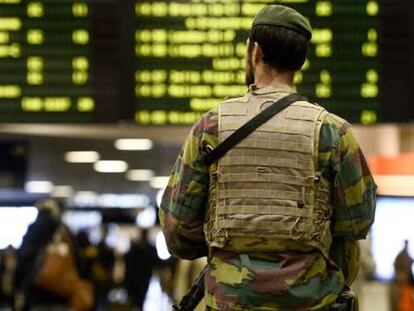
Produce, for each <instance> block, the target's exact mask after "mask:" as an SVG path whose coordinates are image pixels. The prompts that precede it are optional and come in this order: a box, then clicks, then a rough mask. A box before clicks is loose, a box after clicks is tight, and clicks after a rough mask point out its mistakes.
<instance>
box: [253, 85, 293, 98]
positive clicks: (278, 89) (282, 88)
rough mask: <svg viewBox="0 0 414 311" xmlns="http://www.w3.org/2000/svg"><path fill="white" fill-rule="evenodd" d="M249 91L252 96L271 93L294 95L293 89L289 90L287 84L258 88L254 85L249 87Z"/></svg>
mask: <svg viewBox="0 0 414 311" xmlns="http://www.w3.org/2000/svg"><path fill="white" fill-rule="evenodd" d="M249 90H250V92H251V93H252V94H253V95H264V94H271V93H294V92H295V89H294V88H291V87H290V86H288V85H287V84H281V85H278V86H268V87H262V88H258V87H257V86H256V85H254V84H251V85H250V86H249Z"/></svg>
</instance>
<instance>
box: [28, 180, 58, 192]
mask: <svg viewBox="0 0 414 311" xmlns="http://www.w3.org/2000/svg"><path fill="white" fill-rule="evenodd" d="M24 188H25V190H26V191H27V192H31V193H51V192H52V191H53V183H51V182H50V181H29V182H27V183H26V184H25V186H24Z"/></svg>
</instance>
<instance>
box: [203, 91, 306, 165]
mask: <svg viewBox="0 0 414 311" xmlns="http://www.w3.org/2000/svg"><path fill="white" fill-rule="evenodd" d="M300 100H303V98H302V96H300V95H299V94H297V93H293V94H290V95H288V96H285V97H283V98H282V99H280V100H278V101H276V102H274V103H273V104H272V105H271V106H269V107H267V108H266V109H265V110H263V111H262V112H260V113H259V114H258V115H256V116H255V117H254V118H253V119H251V120H250V121H249V122H247V123H246V124H244V125H243V126H242V127H241V128H239V129H238V130H237V131H235V132H234V133H233V134H231V135H230V136H229V137H228V138H227V139H226V140H225V141H223V142H222V143H221V144H219V145H218V146H217V147H216V149H214V150H213V151H211V152H209V153H207V154H206V156H205V158H204V162H205V163H206V164H207V165H208V166H210V165H211V164H213V163H214V162H215V161H216V160H218V159H220V158H221V157H223V156H224V155H225V154H226V153H227V152H228V151H229V150H230V149H232V148H233V147H234V146H236V145H237V144H238V143H240V142H241V141H242V140H243V139H245V138H246V137H247V136H249V135H250V134H251V133H252V132H254V131H255V130H256V129H257V128H258V127H260V126H261V125H262V124H264V123H265V122H266V121H268V120H269V119H271V118H272V117H273V116H275V115H276V114H278V113H279V112H281V111H282V110H284V109H286V108H287V107H289V106H290V105H291V104H293V103H294V102H297V101H300Z"/></svg>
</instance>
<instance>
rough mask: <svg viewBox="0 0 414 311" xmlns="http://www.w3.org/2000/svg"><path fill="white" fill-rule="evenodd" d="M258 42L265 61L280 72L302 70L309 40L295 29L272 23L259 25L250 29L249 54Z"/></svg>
mask: <svg viewBox="0 0 414 311" xmlns="http://www.w3.org/2000/svg"><path fill="white" fill-rule="evenodd" d="M254 42H257V44H258V45H259V46H260V48H261V49H262V52H263V58H262V60H263V62H264V63H265V64H267V65H269V66H270V67H272V68H275V69H276V70H278V71H280V72H286V71H297V70H300V69H301V68H302V66H303V64H304V63H305V60H306V55H307V53H308V46H309V40H308V39H307V38H306V37H305V36H304V35H301V34H299V33H298V32H295V31H293V30H290V29H287V28H283V27H278V26H270V25H258V26H255V27H253V28H252V29H251V30H250V34H249V47H248V51H249V55H251V52H252V50H253V44H254Z"/></svg>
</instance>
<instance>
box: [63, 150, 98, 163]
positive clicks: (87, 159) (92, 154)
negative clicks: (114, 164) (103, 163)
mask: <svg viewBox="0 0 414 311" xmlns="http://www.w3.org/2000/svg"><path fill="white" fill-rule="evenodd" d="M64 157H65V161H66V162H69V163H95V162H96V161H98V160H99V158H100V156H99V153H98V152H96V151H70V152H66V153H65V155H64Z"/></svg>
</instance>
